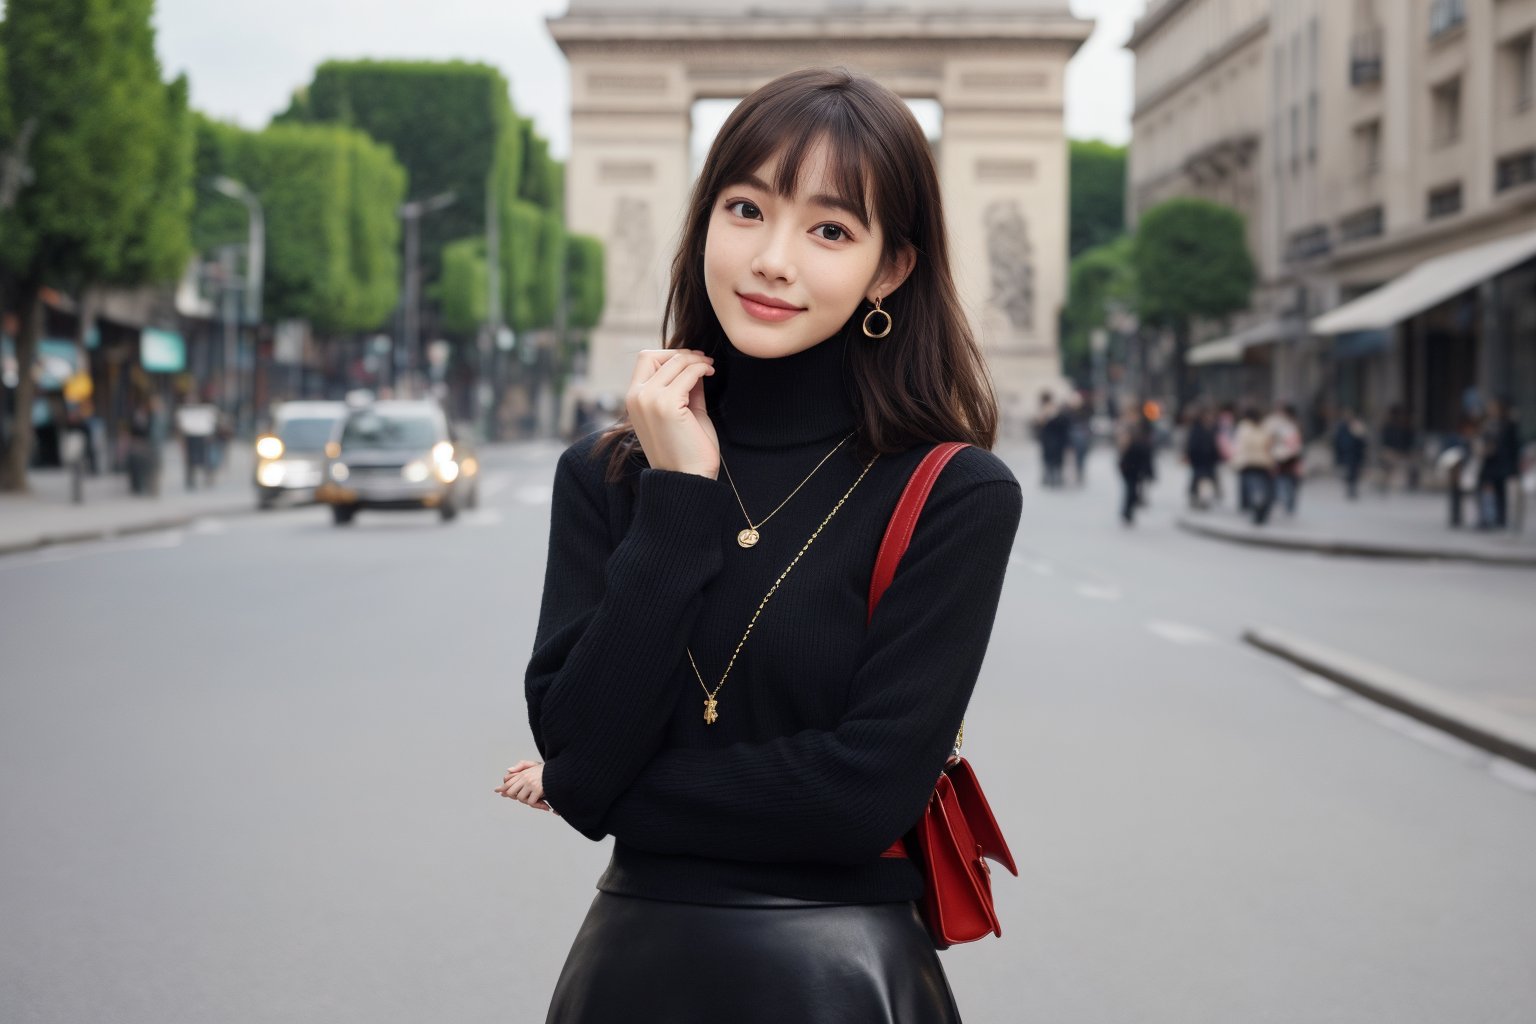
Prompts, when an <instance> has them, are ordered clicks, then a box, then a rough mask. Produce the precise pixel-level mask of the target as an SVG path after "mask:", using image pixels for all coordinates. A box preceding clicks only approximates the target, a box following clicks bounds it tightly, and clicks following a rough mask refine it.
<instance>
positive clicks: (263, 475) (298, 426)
mask: <svg viewBox="0 0 1536 1024" xmlns="http://www.w3.org/2000/svg"><path fill="white" fill-rule="evenodd" d="M346 415H347V406H346V403H344V402H282V403H279V404H278V405H277V406H275V407H274V408H273V410H272V429H271V430H270V431H268V432H267V433H265V434H262V435H261V436H260V437H258V438H257V439H256V468H255V473H254V478H255V479H254V483H255V484H256V504H257V506H258V507H260V508H264V509H265V508H271V507H272V506H274V505H276V504H277V503H278V501H280V500H282V499H283V498H295V499H300V500H304V499H309V498H312V497H314V493H315V489H316V488H317V487H319V486H320V482H321V479H322V478H323V474H324V473H325V460H326V446H327V445H329V444H331V443H333V442H334V441H335V438H336V434H337V433H338V432H339V431H340V429H341V421H342V420H343V419H345V418H346Z"/></svg>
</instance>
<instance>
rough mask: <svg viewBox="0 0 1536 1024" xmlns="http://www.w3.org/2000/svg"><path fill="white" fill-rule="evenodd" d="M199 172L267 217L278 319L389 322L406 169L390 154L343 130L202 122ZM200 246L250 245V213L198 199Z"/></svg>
mask: <svg viewBox="0 0 1536 1024" xmlns="http://www.w3.org/2000/svg"><path fill="white" fill-rule="evenodd" d="M197 153H198V170H199V173H200V174H202V175H204V176H205V177H207V178H211V177H213V176H215V175H221V174H222V175H227V176H229V177H231V178H234V179H236V180H237V181H239V182H240V183H241V184H243V185H245V186H246V187H247V188H249V189H250V190H251V191H252V192H254V193H255V194H256V197H257V199H258V200H259V201H260V202H261V205H262V212H263V214H264V216H265V219H266V233H267V234H266V241H267V245H266V268H265V278H266V282H265V296H264V305H265V307H266V310H267V312H268V314H269V315H270V316H272V317H276V318H281V317H297V318H302V319H306V320H309V321H310V322H311V323H313V324H314V325H315V326H316V327H317V328H318V329H320V330H321V331H363V330H369V329H371V328H374V327H377V326H378V325H379V324H381V323H383V322H384V321H385V320H386V319H387V318H388V317H389V315H390V313H391V312H392V311H393V310H394V307H395V303H396V302H397V301H398V298H399V275H400V257H399V245H400V222H399V219H398V217H397V216H396V212H395V211H396V208H397V207H398V206H399V204H400V203H401V202H402V201H403V199H404V196H405V171H404V169H403V168H401V167H400V165H399V164H398V163H397V162H396V161H395V159H394V157H393V155H392V154H391V153H390V151H389V149H388V148H387V147H385V146H382V145H380V144H379V143H377V142H375V141H374V140H373V139H370V138H369V137H368V136H366V135H364V134H362V133H361V132H358V131H354V130H352V129H349V128H344V127H342V126H340V125H318V124H274V125H272V126H271V127H270V128H267V129H266V130H265V131H261V132H247V131H243V130H241V129H239V128H236V127H234V126H231V125H226V124H220V123H218V122H215V121H210V120H208V119H206V118H202V119H199V122H198V143H197ZM199 200H200V201H199V209H198V213H197V216H196V224H197V235H198V239H199V241H200V243H202V244H204V245H206V246H212V245H216V244H221V243H227V242H236V241H243V240H244V238H245V236H246V220H245V211H244V209H243V207H241V206H240V204H238V203H236V202H235V201H233V200H230V199H227V198H226V197H224V196H222V195H219V194H217V193H212V192H210V191H208V190H204V191H203V192H201V193H200V194H199Z"/></svg>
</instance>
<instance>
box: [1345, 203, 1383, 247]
mask: <svg viewBox="0 0 1536 1024" xmlns="http://www.w3.org/2000/svg"><path fill="white" fill-rule="evenodd" d="M1385 223H1386V211H1385V210H1383V209H1382V207H1380V206H1373V207H1371V208H1370V209H1368V210H1361V211H1360V212H1359V213H1352V214H1350V215H1349V216H1348V217H1345V218H1344V219H1343V220H1341V221H1339V241H1340V242H1341V243H1346V244H1347V243H1349V242H1358V241H1360V240H1361V239H1364V238H1376V237H1378V236H1379V235H1380V234H1381V233H1382V231H1383V230H1384V228H1385Z"/></svg>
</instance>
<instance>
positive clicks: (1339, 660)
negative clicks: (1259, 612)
mask: <svg viewBox="0 0 1536 1024" xmlns="http://www.w3.org/2000/svg"><path fill="white" fill-rule="evenodd" d="M1243 641H1244V642H1245V643H1247V644H1249V645H1251V646H1253V647H1257V648H1258V649H1259V650H1261V651H1266V652H1268V653H1270V654H1273V655H1275V656H1277V657H1280V658H1284V659H1285V660H1286V661H1289V662H1291V663H1292V664H1293V665H1298V666H1300V667H1301V668H1304V669H1306V670H1307V671H1309V672H1314V673H1316V674H1317V675H1320V676H1322V677H1324V678H1325V679H1330V680H1332V681H1333V682H1335V683H1338V684H1339V685H1340V686H1343V687H1345V688H1346V689H1349V690H1352V691H1353V692H1355V693H1357V694H1359V695H1360V696H1362V697H1366V698H1368V699H1370V700H1373V701H1375V702H1376V703H1378V704H1383V705H1385V706H1387V707H1389V708H1392V709H1393V710H1395V711H1401V712H1402V713H1403V714H1405V715H1408V716H1410V717H1412V718H1416V719H1418V720H1419V721H1420V722H1423V723H1425V724H1426V725H1432V726H1434V727H1435V728H1437V729H1440V730H1442V731H1444V732H1448V733H1450V734H1451V735H1452V736H1455V737H1457V738H1458V739H1462V740H1465V741H1466V742H1468V743H1470V744H1472V745H1473V746H1476V747H1480V748H1481V749H1483V750H1486V751H1487V752H1489V753H1490V754H1497V755H1498V756H1500V757H1503V758H1507V759H1508V760H1511V761H1515V762H1517V763H1519V764H1522V765H1525V766H1526V767H1527V768H1536V725H1532V724H1528V723H1526V722H1523V721H1521V720H1519V719H1516V718H1514V717H1512V716H1510V715H1506V714H1504V713H1503V712H1502V711H1495V710H1494V709H1492V708H1488V707H1484V706H1483V705H1481V704H1477V703H1475V702H1473V701H1469V700H1467V699H1466V698H1465V697H1461V696H1458V695H1457V694H1454V693H1449V692H1447V691H1445V690H1442V689H1440V688H1439V687H1437V686H1432V685H1430V684H1429V683H1424V682H1420V681H1419V680H1417V679H1413V678H1411V677H1409V676H1405V675H1403V674H1402V673H1400V672H1394V671H1393V670H1392V669H1389V668H1383V667H1382V666H1380V665H1376V664H1373V663H1372V662H1369V661H1365V660H1363V659H1361V658H1357V657H1355V656H1354V655H1352V654H1346V653H1344V652H1343V651H1336V650H1334V649H1332V648H1330V647H1324V646H1323V645H1322V644H1317V643H1313V642H1312V641H1310V640H1305V639H1303V638H1301V637H1298V636H1294V635H1292V634H1289V633H1285V632H1282V631H1281V630H1277V629H1246V630H1244V631H1243Z"/></svg>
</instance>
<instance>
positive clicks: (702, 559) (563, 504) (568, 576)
mask: <svg viewBox="0 0 1536 1024" xmlns="http://www.w3.org/2000/svg"><path fill="white" fill-rule="evenodd" d="M605 486H606V485H605V484H603V482H602V480H601V466H600V464H599V463H594V462H593V461H591V460H590V459H589V458H588V457H587V446H584V445H577V446H573V447H572V448H571V449H570V450H567V451H566V453H565V454H564V455H563V456H562V457H561V459H560V463H559V466H558V468H557V469H556V471H555V485H554V494H553V499H552V503H551V505H552V507H551V528H550V543H549V561H548V564H547V566H546V568H545V573H544V596H543V602H542V604H541V606H540V611H539V625H538V630H537V634H536V636H535V640H534V650H533V655H532V657H531V659H530V660H529V664H528V669H527V674H526V676H525V678H524V691H525V695H526V697H527V701H528V720H529V725H530V727H531V728H532V730H533V736H534V743H535V745H536V746H537V747H538V750H539V753H540V754H541V755H542V756H543V757H544V758H545V760H546V762H547V763H546V765H545V770H544V791H545V794H546V797H547V799H548V800H549V802H550V804H551V805H552V806H554V807H556V808H558V809H559V810H560V812H561V814H562V815H566V816H567V820H569V821H571V822H572V823H573V824H575V823H576V822H579V821H582V820H584V819H586V818H587V817H588V816H592V815H595V814H597V813H600V811H601V809H603V808H606V807H607V806H608V805H609V804H610V803H611V802H612V801H613V800H614V798H615V797H617V796H618V794H619V793H620V792H622V791H623V789H624V788H625V787H627V786H628V785H629V784H630V783H631V782H632V781H633V780H634V777H635V775H636V773H637V772H638V771H639V770H640V769H641V767H642V766H643V765H644V764H645V763H646V762H647V761H648V760H649V759H650V758H651V756H652V755H653V754H654V753H655V752H656V749H657V747H658V746H659V744H660V742H661V737H662V735H663V733H664V732H665V729H666V723H667V719H668V716H669V715H670V713H671V710H672V707H673V705H674V704H675V703H676V697H677V692H676V689H675V687H672V686H670V685H668V680H669V679H670V677H671V675H672V673H673V671H674V670H675V669H676V668H677V665H678V662H679V660H680V659H681V658H682V657H683V648H684V645H685V638H686V637H687V635H688V626H689V625H690V624H691V623H692V621H693V619H694V618H695V616H697V614H698V609H699V602H700V597H699V595H700V592H701V591H702V590H703V589H704V586H705V584H707V583H708V582H709V581H710V580H711V579H712V578H713V577H714V576H715V575H716V574H717V573H719V571H720V567H721V564H722V559H723V555H722V551H721V538H722V537H724V536H725V535H726V534H727V532H728V531H727V529H726V528H725V527H726V523H727V517H728V516H729V515H730V513H731V511H732V508H733V507H734V506H733V505H732V504H731V492H730V490H729V489H728V488H727V486H726V485H725V484H724V483H721V482H719V481H717V480H711V479H709V478H708V477H703V476H699V475H697V474H692V473H681V472H674V471H671V470H663V469H645V470H643V471H642V472H641V473H640V479H639V492H638V495H637V496H636V498H635V513H634V519H633V522H632V523H631V524H630V526H629V529H628V531H627V532H626V533H625V534H624V536H623V539H622V540H621V541H619V542H618V543H617V544H616V545H614V544H612V543H611V541H610V539H609V538H610V536H611V533H610V524H609V517H608V509H607V502H606V495H605V494H604V488H605Z"/></svg>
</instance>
